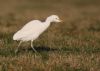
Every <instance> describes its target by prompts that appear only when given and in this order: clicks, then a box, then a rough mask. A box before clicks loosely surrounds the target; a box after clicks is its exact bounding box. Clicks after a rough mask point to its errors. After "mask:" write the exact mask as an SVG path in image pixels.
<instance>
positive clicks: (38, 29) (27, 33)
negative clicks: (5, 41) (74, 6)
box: [13, 15, 61, 52]
mask: <svg viewBox="0 0 100 71" xmlns="http://www.w3.org/2000/svg"><path fill="white" fill-rule="evenodd" d="M51 22H61V20H60V19H59V17H58V16H57V15H51V16H49V17H48V18H47V19H46V21H45V22H41V21H39V20H33V21H30V22H29V23H27V24H26V25H24V27H23V28H22V29H21V30H19V31H18V32H16V33H15V34H14V36H13V40H19V41H20V43H19V45H18V47H19V46H20V44H21V42H22V41H31V47H32V49H33V50H34V51H35V52H37V51H36V50H35V49H34V47H33V44H32V42H33V41H34V40H35V39H36V38H38V37H39V35H40V34H41V33H43V32H44V31H45V30H46V29H47V28H48V27H49V26H50V23H51Z"/></svg>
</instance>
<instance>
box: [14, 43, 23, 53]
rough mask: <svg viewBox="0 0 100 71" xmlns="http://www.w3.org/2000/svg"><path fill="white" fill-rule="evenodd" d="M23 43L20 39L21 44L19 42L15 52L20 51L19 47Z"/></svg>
mask: <svg viewBox="0 0 100 71" xmlns="http://www.w3.org/2000/svg"><path fill="white" fill-rule="evenodd" d="M21 43H22V41H20V42H19V44H18V46H17V49H16V50H15V53H17V52H18V49H19V47H20V45H21Z"/></svg>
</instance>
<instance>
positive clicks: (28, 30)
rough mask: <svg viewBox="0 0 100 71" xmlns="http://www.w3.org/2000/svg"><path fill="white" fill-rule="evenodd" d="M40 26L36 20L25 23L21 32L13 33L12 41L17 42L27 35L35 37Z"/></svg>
mask: <svg viewBox="0 0 100 71" xmlns="http://www.w3.org/2000/svg"><path fill="white" fill-rule="evenodd" d="M41 26H42V23H41V22H40V21H38V20H35V21H31V22H29V23H27V24H26V25H25V26H24V27H23V28H22V29H21V30H19V31H18V32H17V33H15V35H14V37H13V39H15V40H19V39H21V38H23V37H26V36H28V35H32V33H34V35H36V33H39V30H40V27H41Z"/></svg>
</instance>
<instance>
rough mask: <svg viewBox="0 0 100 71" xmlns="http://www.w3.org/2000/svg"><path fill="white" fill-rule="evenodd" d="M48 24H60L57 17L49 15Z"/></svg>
mask: <svg viewBox="0 0 100 71" xmlns="http://www.w3.org/2000/svg"><path fill="white" fill-rule="evenodd" d="M47 21H49V22H61V20H60V18H59V17H58V16H57V15H51V16H49V17H48V18H47Z"/></svg>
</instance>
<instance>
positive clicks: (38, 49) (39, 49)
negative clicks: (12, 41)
mask: <svg viewBox="0 0 100 71" xmlns="http://www.w3.org/2000/svg"><path fill="white" fill-rule="evenodd" d="M34 49H35V50H36V51H37V52H44V51H45V52H49V51H58V49H57V48H50V47H46V46H34ZM26 50H27V51H33V52H34V50H33V49H32V48H31V47H29V48H21V51H26Z"/></svg>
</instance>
